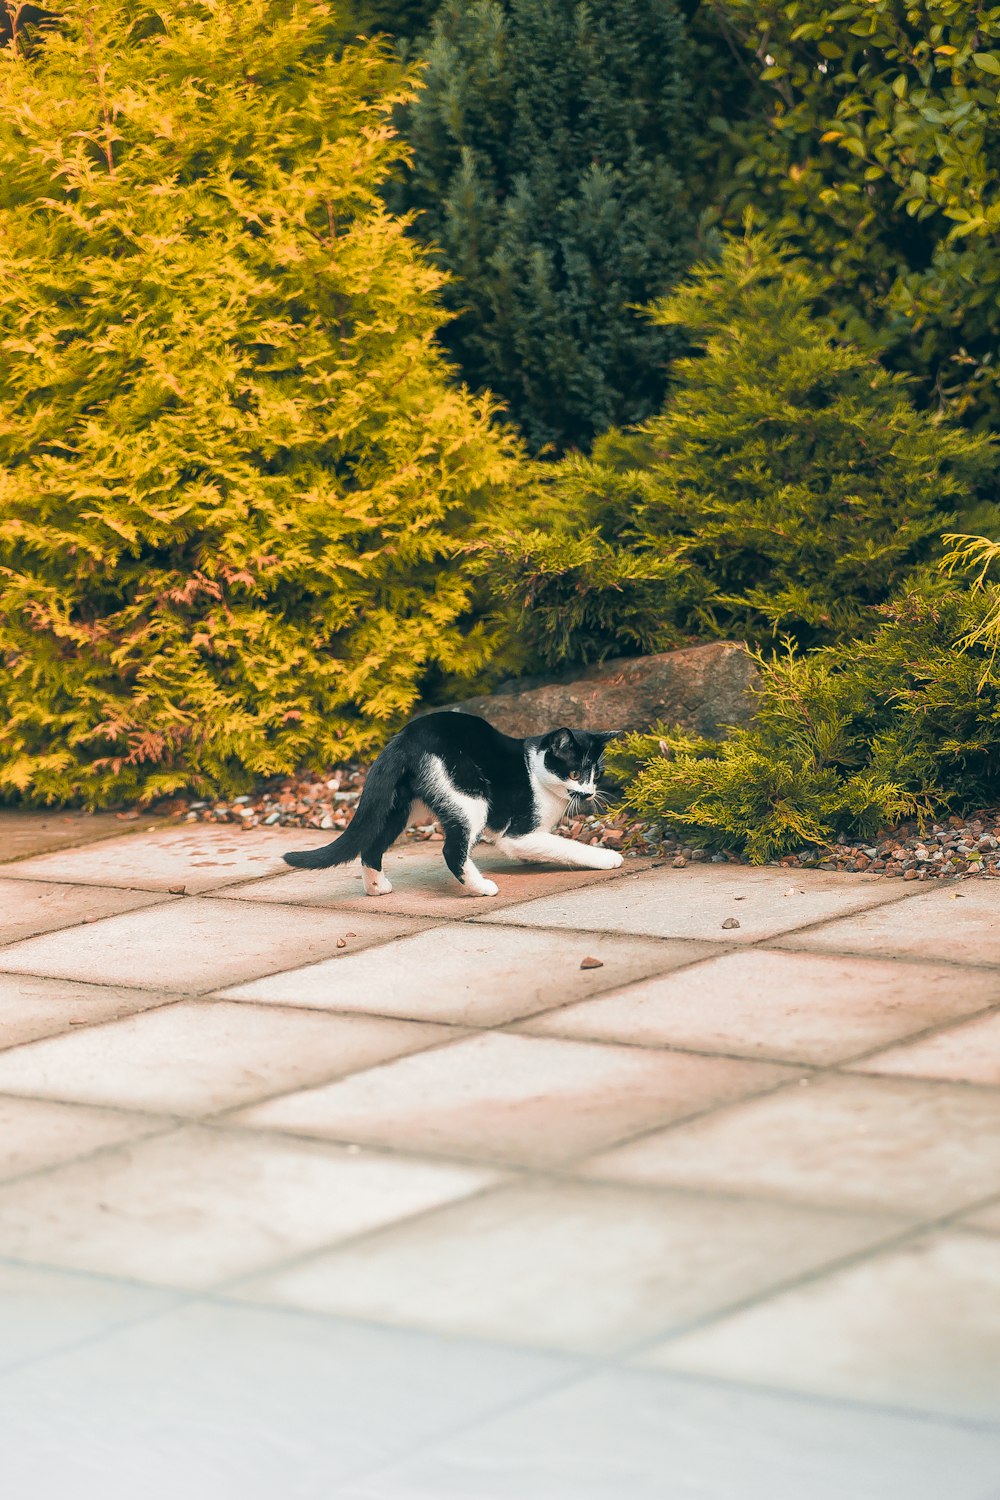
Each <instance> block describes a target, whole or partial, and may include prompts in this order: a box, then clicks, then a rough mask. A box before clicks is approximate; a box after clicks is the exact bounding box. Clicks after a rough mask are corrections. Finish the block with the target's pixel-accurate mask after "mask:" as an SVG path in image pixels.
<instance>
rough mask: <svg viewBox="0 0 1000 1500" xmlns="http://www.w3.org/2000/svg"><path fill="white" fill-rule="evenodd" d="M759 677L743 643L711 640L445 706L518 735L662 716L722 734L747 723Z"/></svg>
mask: <svg viewBox="0 0 1000 1500" xmlns="http://www.w3.org/2000/svg"><path fill="white" fill-rule="evenodd" d="M756 679H757V669H756V667H755V666H754V663H753V661H752V660H751V658H750V656H749V655H748V654H747V651H746V648H745V647H744V646H742V645H740V644H739V643H738V642H736V641H712V642H711V643H710V644H708V645H706V646H686V647H684V648H683V649H682V650H680V651H662V652H660V653H659V654H658V655H656V656H633V657H624V658H621V659H618V660H615V661H606V662H602V663H601V665H600V666H597V667H588V668H586V669H585V670H584V671H582V672H580V674H579V675H578V676H576V677H574V678H572V679H571V680H569V681H565V680H552V681H544V680H539V679H538V678H534V679H529V680H528V681H527V682H526V681H524V680H522V681H521V682H520V683H517V682H512V683H510V684H507V685H505V686H504V687H502V688H501V689H500V690H499V691H498V692H496V693H494V694H492V695H491V696H490V697H487V698H467V699H466V700H465V701H464V702H461V703H449V704H448V705H447V706H448V707H449V708H452V709H461V710H463V711H464V712H465V713H470V714H481V715H482V717H483V718H484V719H488V720H489V722H490V723H491V724H492V725H493V726H494V728H496V729H499V730H500V731H501V732H502V733H504V734H512V735H516V736H517V737H518V738H522V737H524V736H525V735H529V734H544V733H545V731H546V730H548V729H556V728H558V727H559V726H560V725H563V724H564V725H566V726H567V727H568V728H570V729H647V728H648V727H649V725H650V724H654V723H656V721H657V720H658V719H663V720H665V721H666V722H667V723H670V724H676V725H679V726H680V727H681V728H683V729H688V730H691V731H692V732H694V733H696V734H704V735H708V736H710V737H718V736H720V735H721V734H722V733H723V731H724V730H725V727H726V725H727V724H745V723H746V722H747V720H748V719H749V718H750V714H751V712H752V705H751V696H750V688H751V687H752V685H753V684H754V682H755V681H756Z"/></svg>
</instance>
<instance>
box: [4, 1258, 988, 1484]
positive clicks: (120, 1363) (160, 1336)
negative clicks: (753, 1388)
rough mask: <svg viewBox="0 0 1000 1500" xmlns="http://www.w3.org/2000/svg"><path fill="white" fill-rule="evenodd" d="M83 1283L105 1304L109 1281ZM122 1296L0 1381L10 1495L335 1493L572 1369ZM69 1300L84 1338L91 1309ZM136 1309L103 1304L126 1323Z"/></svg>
mask: <svg viewBox="0 0 1000 1500" xmlns="http://www.w3.org/2000/svg"><path fill="white" fill-rule="evenodd" d="M53 1279H55V1278H53ZM60 1279H61V1280H63V1281H66V1280H70V1279H73V1280H77V1281H81V1282H82V1281H83V1280H84V1278H83V1277H80V1276H76V1277H74V1278H70V1277H68V1276H66V1275H65V1274H64V1275H63V1276H62V1277H61V1278H60ZM86 1281H87V1282H88V1283H89V1284H91V1285H92V1286H94V1287H95V1290H96V1295H95V1302H97V1301H98V1300H99V1296H100V1292H99V1289H100V1287H101V1286H102V1283H101V1281H100V1280H99V1279H98V1278H96V1277H87V1278H86ZM38 1290H39V1293H43V1292H44V1290H45V1285H44V1283H40V1284H39V1288H38ZM129 1291H130V1293H131V1300H132V1302H133V1305H135V1304H138V1306H135V1311H134V1313H133V1317H138V1316H139V1315H140V1308H141V1303H142V1301H144V1302H145V1303H146V1304H152V1308H150V1311H153V1310H154V1309H155V1305H156V1301H157V1300H158V1301H160V1302H161V1303H167V1304H168V1306H167V1307H166V1309H165V1310H164V1311H163V1312H161V1313H160V1314H159V1315H158V1316H150V1315H149V1313H148V1312H147V1315H146V1316H145V1317H144V1318H143V1319H142V1321H136V1322H133V1323H132V1324H131V1325H130V1326H125V1327H119V1328H118V1329H116V1330H115V1331H113V1332H108V1333H106V1334H104V1335H103V1336H101V1337H98V1338H90V1339H88V1340H86V1342H81V1344H80V1345H79V1346H78V1347H77V1348H75V1349H68V1350H66V1351H65V1353H63V1354H60V1355H58V1356H56V1357H54V1358H48V1359H40V1360H38V1361H37V1362H35V1363H34V1364H33V1365H32V1366H31V1367H30V1368H28V1369H20V1370H18V1371H17V1372H16V1373H12V1374H11V1376H10V1377H9V1378H8V1379H7V1380H6V1381H3V1382H0V1392H2V1401H3V1406H2V1410H3V1431H4V1446H3V1488H4V1494H5V1495H6V1496H8V1497H9V1500H140V1497H141V1500H285V1497H287V1500H343V1497H344V1495H345V1494H346V1490H345V1488H344V1485H345V1484H347V1483H349V1482H350V1481H351V1480H352V1479H353V1478H355V1477H356V1476H357V1475H358V1474H359V1473H361V1474H368V1473H370V1472H371V1471H372V1469H379V1470H383V1469H385V1468H386V1467H388V1466H389V1465H392V1466H393V1467H395V1464H396V1463H397V1462H398V1460H399V1459H401V1458H403V1457H406V1456H408V1455H410V1454H412V1453H413V1452H414V1451H416V1452H419V1451H420V1450H421V1449H422V1448H424V1447H426V1446H427V1444H428V1442H430V1441H432V1440H434V1439H437V1438H439V1437H441V1435H442V1434H448V1433H452V1432H455V1431H463V1430H465V1429H467V1428H469V1427H475V1426H477V1425H478V1424H479V1423H480V1422H481V1421H482V1419H483V1418H484V1417H486V1416H489V1415H492V1414H493V1413H494V1412H497V1411H501V1412H502V1411H505V1410H507V1409H508V1408H509V1407H511V1406H517V1405H519V1404H520V1403H521V1402H523V1401H525V1400H527V1399H530V1397H531V1396H532V1395H533V1394H535V1392H537V1391H540V1390H546V1389H550V1388H551V1387H552V1386H553V1385H561V1384H562V1383H563V1382H564V1381H565V1380H566V1379H567V1378H569V1379H572V1377H573V1376H574V1374H575V1373H576V1372H577V1370H578V1368H579V1362H578V1361H576V1360H572V1359H570V1358H567V1357H566V1356H560V1355H552V1354H539V1353H535V1352H534V1351H532V1350H528V1349H509V1348H503V1347H501V1346H500V1345H496V1344H485V1343H483V1342H481V1341H477V1342H472V1341H463V1340H461V1339H435V1338H430V1337H428V1336H427V1335H425V1334H420V1333H415V1332H413V1331H412V1330H410V1329H399V1330H396V1329H391V1328H377V1327H374V1326H373V1325H372V1324H360V1323H351V1322H347V1321H346V1320H343V1319H338V1320H334V1319H330V1318H308V1317H303V1316H302V1314H301V1313H299V1312H292V1311H287V1310H284V1309H276V1308H266V1307H253V1306H251V1305H249V1304H248V1303H245V1302H243V1303H238V1304H232V1303H225V1302H222V1301H221V1299H215V1298H213V1299H212V1300H209V1299H207V1298H204V1299H203V1298H185V1300H184V1302H183V1304H182V1305H180V1306H174V1307H170V1306H169V1303H170V1302H173V1301H175V1300H177V1299H178V1297H179V1295H183V1294H178V1293H176V1292H166V1291H163V1290H154V1289H152V1288H149V1287H143V1288H129ZM58 1293H59V1288H58V1283H57V1287H56V1290H55V1295H56V1296H58ZM0 1297H2V1282H0ZM140 1299H141V1300H140ZM123 1301H124V1299H123ZM67 1302H68V1306H67V1313H68V1315H69V1319H72V1318H73V1315H74V1313H75V1314H76V1326H77V1327H78V1328H79V1329H80V1331H81V1334H84V1333H85V1330H86V1321H85V1316H84V1315H82V1312H83V1310H80V1311H78V1310H77V1309H76V1307H75V1306H74V1304H73V1302H72V1301H70V1300H69V1299H68V1298H66V1296H65V1294H64V1296H63V1299H62V1305H63V1306H66V1305H67ZM0 1306H2V1304H0ZM95 1311H96V1309H95ZM126 1311H127V1304H126V1306H125V1307H122V1308H114V1309H112V1308H109V1309H108V1312H109V1313H112V1312H113V1313H116V1314H119V1318H120V1321H121V1320H122V1319H121V1314H122V1313H125V1312H126ZM40 1314H41V1317H42V1318H43V1319H45V1320H46V1321H53V1320H51V1319H50V1318H49V1316H48V1314H47V1309H44V1310H40ZM0 1316H2V1314H0ZM92 1321H94V1322H96V1319H92ZM19 1323H20V1319H17V1321H16V1322H15V1328H14V1331H15V1336H16V1334H17V1331H18V1327H19ZM0 1357H2V1355H0ZM646 1379H648V1380H656V1381H663V1380H664V1379H665V1377H664V1376H662V1375H654V1376H647V1377H646ZM465 1500H468V1492H466V1497H465ZM810 1500H812V1497H810ZM907 1500H922V1497H921V1496H908V1497H907ZM935 1500H937V1497H935ZM949 1500H965V1496H964V1495H954V1494H952V1495H949Z"/></svg>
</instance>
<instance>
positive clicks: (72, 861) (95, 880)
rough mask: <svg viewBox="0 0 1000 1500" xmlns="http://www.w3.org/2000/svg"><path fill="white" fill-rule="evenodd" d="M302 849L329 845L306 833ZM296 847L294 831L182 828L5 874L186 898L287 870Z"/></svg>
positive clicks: (130, 837)
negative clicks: (178, 891)
mask: <svg viewBox="0 0 1000 1500" xmlns="http://www.w3.org/2000/svg"><path fill="white" fill-rule="evenodd" d="M302 842H303V847H304V848H309V847H310V846H311V845H316V844H324V843H326V842H328V839H327V837H326V836H325V835H316V834H307V835H305V837H304V838H303V841H302ZM294 844H295V830H290V829H287V828H252V829H248V830H247V831H246V832H245V833H243V832H241V831H240V829H239V828H237V827H234V826H233V825H232V824H225V823H224V824H209V823H186V824H181V825H180V826H179V827H172V828H161V829H157V830H154V831H153V832H151V833H129V834H124V835H123V836H122V837H121V838H117V839H104V840H103V841H101V842H100V843H94V844H88V845H86V846H85V847H83V848H73V849H64V850H60V851H58V852H55V853H52V854H39V855H36V856H35V857H34V858H33V859H23V860H19V861H18V862H17V863H16V864H12V865H10V866H8V867H7V868H5V869H4V875H5V876H9V877H10V878H11V879H17V880H50V881H51V880H55V881H59V880H63V881H69V882H71V883H78V884H82V885H111V886H114V885H119V886H129V887H136V888H138V889H140V890H146V891H165V890H167V889H168V888H169V887H170V886H172V885H183V886H184V887H185V889H186V890H187V892H188V894H189V895H192V894H194V895H196V894H197V893H198V892H199V891H210V890H213V889H214V888H215V887H216V886H220V885H226V884H228V883H229V882H230V881H234V880H252V879H254V878H257V877H260V876H262V875H273V874H275V873H276V872H277V871H278V870H284V869H287V866H286V865H285V864H284V862H283V860H282V858H281V856H282V854H283V852H284V851H285V850H286V849H290V848H293V847H294Z"/></svg>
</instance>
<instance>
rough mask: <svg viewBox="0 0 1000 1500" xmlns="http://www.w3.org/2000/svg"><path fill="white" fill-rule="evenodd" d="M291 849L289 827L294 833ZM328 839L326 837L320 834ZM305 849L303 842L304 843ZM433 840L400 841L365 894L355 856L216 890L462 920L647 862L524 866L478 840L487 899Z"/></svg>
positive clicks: (247, 897) (241, 896)
mask: <svg viewBox="0 0 1000 1500" xmlns="http://www.w3.org/2000/svg"><path fill="white" fill-rule="evenodd" d="M290 836H291V838H292V841H293V842H292V844H290V845H289V847H290V848H291V847H294V831H292V832H291V835H290ZM324 842H325V840H324ZM303 847H305V848H308V847H309V844H308V842H306V843H305V844H304V845H303ZM441 849H442V845H441V844H440V843H438V842H432V843H420V844H401V845H399V846H398V847H397V848H395V849H391V850H390V851H389V853H388V854H387V855H386V857H385V873H386V875H388V877H389V879H390V880H391V882H392V894H391V895H389V896H379V897H377V898H374V897H370V896H366V895H365V894H364V891H363V890H362V888H361V866H360V864H359V863H358V862H357V861H355V862H354V863H353V864H350V865H338V866H335V867H334V868H333V869H330V870H288V869H286V870H285V873H284V874H283V875H276V876H273V877H272V878H271V879H268V880H260V881H254V882H253V883H251V884H248V885H241V886H235V887H233V888H232V889H230V890H225V891H220V892H219V894H220V895H221V896H225V897H227V898H228V899H230V900H234V901H281V902H287V903H289V904H292V905H301V906H321V907H335V908H338V909H340V910H343V911H371V910H372V908H377V909H378V910H379V911H380V912H381V911H384V912H395V913H397V914H400V913H403V914H407V915H409V916H416V917H458V918H465V917H471V916H475V915H478V914H480V913H481V912H483V911H484V910H485V911H496V910H497V909H499V908H502V907H505V906H512V905H513V904H514V903H515V902H520V901H533V900H534V899H535V898H536V897H538V896H550V895H553V894H555V893H558V892H560V891H575V890H579V889H580V888H581V887H583V886H588V885H601V884H605V885H606V884H608V883H609V882H613V881H615V880H616V879H621V878H622V876H625V875H628V874H633V873H635V872H636V871H638V870H643V869H646V868H648V866H649V860H633V859H629V860H628V861H627V862H626V864H625V865H624V866H623V867H622V868H621V869H619V870H613V871H608V870H574V869H569V868H560V867H558V866H551V865H549V866H547V865H524V864H519V863H517V862H515V861H513V860H511V859H507V858H505V857H504V856H503V855H501V854H498V853H496V851H494V850H492V849H490V848H489V846H488V845H485V844H483V845H480V846H479V847H478V848H477V850H476V856H475V857H476V864H477V865H478V866H479V868H480V869H481V870H482V871H483V872H484V873H485V874H488V875H489V876H490V877H491V878H492V879H493V880H494V881H495V882H496V884H497V885H498V886H499V887H500V894H499V895H498V896H491V897H490V898H489V899H488V900H483V899H480V898H477V897H470V896H469V895H468V893H467V892H466V891H464V890H463V889H462V887H461V886H460V885H459V883H458V881H457V880H456V879H455V878H454V876H453V875H452V874H451V872H450V871H449V870H448V869H447V867H446V865H445V863H444V859H443V858H442V854H441Z"/></svg>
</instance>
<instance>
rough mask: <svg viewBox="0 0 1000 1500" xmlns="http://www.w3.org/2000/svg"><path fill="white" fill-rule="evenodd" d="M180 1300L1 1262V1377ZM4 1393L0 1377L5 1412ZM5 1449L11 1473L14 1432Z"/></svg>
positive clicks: (96, 1278) (158, 1292) (160, 1292)
mask: <svg viewBox="0 0 1000 1500" xmlns="http://www.w3.org/2000/svg"><path fill="white" fill-rule="evenodd" d="M176 1300H177V1293H176V1292H168V1291H163V1290H161V1289H159V1288H154V1287H141V1286H129V1285H128V1284H127V1283H125V1282H121V1281H108V1280H106V1279H105V1278H104V1277H100V1276H83V1275H79V1274H78V1273H75V1272H69V1271H48V1270H39V1269H37V1268H36V1267H34V1266H15V1265H4V1264H3V1262H2V1261H0V1377H2V1375H3V1374H4V1373H5V1372H6V1371H8V1370H12V1369H15V1368H17V1367H19V1366H23V1365H24V1364H26V1363H28V1362H29V1361H31V1360H37V1359H42V1358H43V1357H44V1356H45V1355H49V1354H56V1353H58V1352H59V1351H60V1350H63V1349H72V1348H75V1347H76V1346H77V1345H79V1344H81V1343H84V1342H86V1341H88V1340H90V1339H93V1338H96V1337H99V1336H101V1335H104V1334H108V1333H111V1332H113V1331H114V1330H115V1329H116V1328H120V1327H122V1326H124V1325H125V1324H128V1323H133V1322H136V1321H137V1320H139V1319H143V1318H148V1317H150V1316H152V1315H153V1314H155V1313H157V1312H160V1311H164V1310H166V1309H167V1308H168V1307H170V1306H171V1305H172V1304H173V1303H174V1302H175V1301H176ZM19 1375H20V1371H19ZM2 1392H3V1381H2V1379H0V1411H2V1410H3V1395H2ZM4 1447H5V1469H6V1463H7V1460H8V1459H9V1458H10V1454H11V1444H10V1433H9V1432H8V1433H7V1440H6V1441H5V1445H4ZM7 1472H8V1475H9V1471H7ZM8 1482H9V1478H8ZM33 1493H35V1494H38V1490H37V1489H35V1490H34V1491H33Z"/></svg>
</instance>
